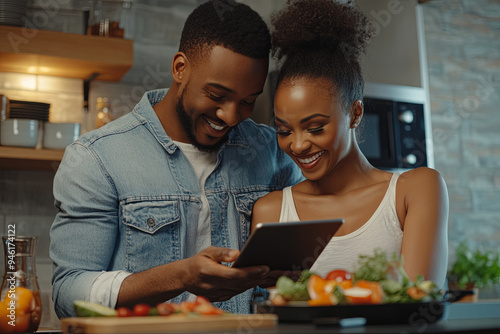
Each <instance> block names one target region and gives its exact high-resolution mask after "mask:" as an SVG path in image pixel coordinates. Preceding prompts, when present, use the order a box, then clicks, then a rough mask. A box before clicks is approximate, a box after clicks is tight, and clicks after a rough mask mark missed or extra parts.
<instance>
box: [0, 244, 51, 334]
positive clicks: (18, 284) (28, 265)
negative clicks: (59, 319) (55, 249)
mask: <svg viewBox="0 0 500 334" xmlns="http://www.w3.org/2000/svg"><path fill="white" fill-rule="evenodd" d="M2 242H3V247H4V254H5V271H4V275H3V281H2V287H1V290H0V291H1V295H0V296H1V300H2V301H1V302H0V333H14V332H16V333H33V332H35V331H36V330H37V329H38V326H39V325H40V320H41V317H42V300H41V298H40V288H39V286H38V280H37V277H36V269H35V261H36V258H35V257H36V247H37V243H38V238H37V237H24V236H4V237H2Z"/></svg>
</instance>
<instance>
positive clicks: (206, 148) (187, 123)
mask: <svg viewBox="0 0 500 334" xmlns="http://www.w3.org/2000/svg"><path fill="white" fill-rule="evenodd" d="M186 89H187V86H186ZM185 92H186V90H184V91H183V92H182V94H181V96H180V97H179V99H178V100H177V104H176V106H175V111H176V112H177V117H179V121H180V122H181V124H182V127H183V128H184V132H185V133H186V135H187V137H188V139H189V141H190V142H191V144H192V145H194V147H196V148H197V149H199V150H200V151H203V152H216V151H218V150H219V148H220V147H221V146H222V145H223V144H224V143H225V142H226V141H227V134H226V135H225V136H224V137H222V138H221V139H220V140H219V142H217V143H216V144H214V145H203V144H201V143H199V142H198V140H196V136H195V135H194V132H193V131H194V129H193V122H192V121H191V118H190V117H189V115H188V113H187V112H186V109H185V108H184V93H185ZM228 133H229V132H228Z"/></svg>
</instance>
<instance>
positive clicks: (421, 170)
mask: <svg viewBox="0 0 500 334" xmlns="http://www.w3.org/2000/svg"><path fill="white" fill-rule="evenodd" d="M441 179H442V176H441V174H440V173H439V172H438V171H437V170H435V169H433V168H429V167H418V168H415V169H411V170H409V171H406V172H404V173H402V174H401V175H400V180H401V181H403V182H410V183H415V182H423V181H430V182H435V181H439V180H441Z"/></svg>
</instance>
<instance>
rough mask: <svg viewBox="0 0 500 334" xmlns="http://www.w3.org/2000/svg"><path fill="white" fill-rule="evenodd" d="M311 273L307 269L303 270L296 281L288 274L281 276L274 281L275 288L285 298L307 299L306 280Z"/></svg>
mask: <svg viewBox="0 0 500 334" xmlns="http://www.w3.org/2000/svg"><path fill="white" fill-rule="evenodd" d="M312 275H313V273H311V272H310V271H309V270H304V271H303V272H302V274H301V276H300V278H299V279H298V280H297V282H294V281H293V280H292V279H291V278H290V277H288V276H281V277H280V278H278V281H277V282H276V289H277V290H278V293H279V294H280V295H282V296H283V297H284V298H285V299H287V300H303V301H305V300H309V299H310V298H309V293H308V291H307V282H308V280H309V277H311V276H312Z"/></svg>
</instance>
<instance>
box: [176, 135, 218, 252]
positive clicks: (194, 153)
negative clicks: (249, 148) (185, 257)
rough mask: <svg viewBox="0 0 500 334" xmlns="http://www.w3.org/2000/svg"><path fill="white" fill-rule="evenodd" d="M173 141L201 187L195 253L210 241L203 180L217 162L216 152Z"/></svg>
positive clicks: (208, 215) (205, 179)
mask: <svg viewBox="0 0 500 334" xmlns="http://www.w3.org/2000/svg"><path fill="white" fill-rule="evenodd" d="M174 143H175V144H176V145H177V146H178V147H179V148H180V149H181V150H182V153H184V155H185V156H186V158H187V159H188V160H189V162H190V163H191V166H192V167H193V169H194V172H195V174H196V177H197V178H198V184H199V185H200V189H201V203H202V205H201V211H200V216H199V219H198V233H196V253H198V252H199V251H201V250H203V249H205V248H207V247H209V246H210V245H211V244H212V243H211V236H210V207H209V206H208V200H207V196H206V195H205V182H206V181H207V178H208V176H209V175H210V173H212V172H213V170H214V168H215V164H216V163H217V152H203V151H200V150H198V149H197V148H196V147H194V146H193V145H192V144H186V143H180V142H177V141H174Z"/></svg>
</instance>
